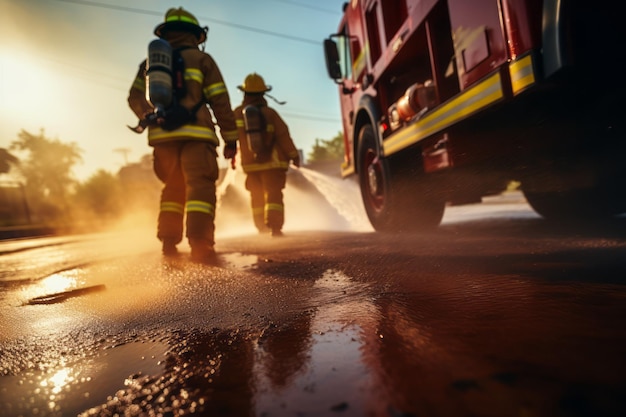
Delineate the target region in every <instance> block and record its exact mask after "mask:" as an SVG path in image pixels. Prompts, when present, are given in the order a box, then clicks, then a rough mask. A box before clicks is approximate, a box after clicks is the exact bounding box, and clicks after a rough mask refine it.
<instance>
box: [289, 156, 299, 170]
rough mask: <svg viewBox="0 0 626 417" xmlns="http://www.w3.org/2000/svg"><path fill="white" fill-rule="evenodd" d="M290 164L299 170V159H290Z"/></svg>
mask: <svg viewBox="0 0 626 417" xmlns="http://www.w3.org/2000/svg"><path fill="white" fill-rule="evenodd" d="M291 163H292V164H294V165H295V166H296V167H298V168H300V157H299V156H296V157H295V158H291Z"/></svg>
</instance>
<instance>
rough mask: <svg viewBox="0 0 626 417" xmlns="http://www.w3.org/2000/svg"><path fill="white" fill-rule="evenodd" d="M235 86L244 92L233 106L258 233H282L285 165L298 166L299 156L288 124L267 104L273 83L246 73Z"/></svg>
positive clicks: (243, 165)
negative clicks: (270, 84) (239, 83)
mask: <svg viewBox="0 0 626 417" xmlns="http://www.w3.org/2000/svg"><path fill="white" fill-rule="evenodd" d="M238 88H239V90H241V91H243V94H244V96H243V101H242V103H241V105H239V106H238V107H237V108H236V109H235V118H236V119H237V129H238V131H239V148H240V150H241V166H242V168H243V171H244V172H245V173H246V189H247V190H248V191H249V192H250V203H251V207H252V217H253V219H254V225H255V226H256V228H257V229H258V231H259V232H260V233H266V232H270V233H271V235H272V236H282V234H283V233H282V228H283V224H284V222H285V207H284V204H283V188H285V183H286V179H287V169H288V168H289V162H290V161H291V162H292V163H293V164H294V165H295V166H296V167H299V166H300V156H299V153H298V150H297V149H296V146H295V145H294V143H293V140H292V138H291V135H290V134H289V129H288V127H287V124H285V122H284V121H283V119H282V118H281V117H280V115H279V114H278V113H277V112H276V110H274V109H273V108H271V107H269V106H268V105H267V100H266V99H265V95H266V93H267V92H268V91H270V90H271V89H272V87H270V86H267V85H266V84H265V81H264V80H263V77H261V76H260V75H258V74H256V73H252V74H249V75H248V76H246V78H245V80H244V82H243V84H242V85H240V86H238ZM279 104H284V103H279Z"/></svg>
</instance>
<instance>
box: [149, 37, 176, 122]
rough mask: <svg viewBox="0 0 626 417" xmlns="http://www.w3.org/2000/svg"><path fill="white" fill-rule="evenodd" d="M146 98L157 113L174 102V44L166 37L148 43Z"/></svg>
mask: <svg viewBox="0 0 626 417" xmlns="http://www.w3.org/2000/svg"><path fill="white" fill-rule="evenodd" d="M146 98H147V100H148V101H149V102H150V103H152V105H153V106H154V108H155V110H156V112H157V113H159V112H163V111H164V110H165V109H166V108H168V107H169V106H170V104H171V103H172V46H171V45H170V44H169V42H167V41H166V40H164V39H155V40H153V41H152V42H150V44H149V45H148V61H147V70H146Z"/></svg>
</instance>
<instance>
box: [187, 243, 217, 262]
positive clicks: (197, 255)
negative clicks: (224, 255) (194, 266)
mask: <svg viewBox="0 0 626 417" xmlns="http://www.w3.org/2000/svg"><path fill="white" fill-rule="evenodd" d="M189 246H191V261H192V262H196V263H200V264H207V265H215V264H217V255H216V254H215V249H213V246H212V245H210V244H209V242H207V241H206V240H205V239H194V238H190V239H189Z"/></svg>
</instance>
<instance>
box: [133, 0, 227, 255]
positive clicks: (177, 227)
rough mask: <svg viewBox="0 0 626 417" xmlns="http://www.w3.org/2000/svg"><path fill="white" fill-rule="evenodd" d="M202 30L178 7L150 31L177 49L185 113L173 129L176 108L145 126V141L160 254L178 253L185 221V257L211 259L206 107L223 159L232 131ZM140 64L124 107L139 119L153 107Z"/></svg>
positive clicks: (212, 158) (210, 136)
mask: <svg viewBox="0 0 626 417" xmlns="http://www.w3.org/2000/svg"><path fill="white" fill-rule="evenodd" d="M207 32H208V27H204V28H203V27H200V25H199V24H198V20H197V19H196V18H195V17H194V16H193V15H192V14H191V13H189V12H187V11H186V10H183V8H177V9H175V8H172V9H169V10H168V11H167V13H166V14H165V21H164V22H163V23H161V24H160V25H158V26H157V27H156V28H155V29H154V34H155V35H156V36H157V37H159V38H160V39H164V40H166V41H167V42H169V44H170V45H171V47H172V48H177V49H178V50H180V54H181V56H182V59H183V61H184V66H185V72H184V88H185V95H184V97H182V98H181V99H180V100H179V104H180V106H181V107H180V108H181V109H182V110H183V113H185V112H186V113H188V115H190V117H188V119H189V120H183V122H184V123H182V125H180V126H179V127H177V128H172V126H171V125H172V124H174V125H176V126H177V125H178V124H180V123H177V122H179V121H180V120H177V119H176V117H179V116H180V114H181V113H180V112H176V114H178V116H176V117H173V118H172V120H167V118H166V120H161V121H160V122H159V123H161V122H163V123H164V124H157V125H148V144H149V145H150V146H151V147H153V157H154V160H153V164H154V171H155V173H156V175H157V177H158V178H159V179H160V180H161V181H162V182H163V184H164V187H163V189H162V192H161V202H160V203H161V204H160V211H159V216H158V228H157V237H158V239H159V240H160V241H161V242H162V248H163V254H164V255H166V256H171V255H176V254H178V250H177V248H176V245H177V244H178V243H180V242H181V241H182V239H183V223H185V229H186V237H187V239H188V242H189V246H190V247H191V259H192V260H193V261H196V262H207V263H211V262H213V261H214V260H215V251H214V248H213V246H214V243H215V242H214V233H215V222H214V218H215V207H216V188H215V183H216V181H217V178H218V165H217V149H216V148H217V147H218V146H219V139H218V136H217V134H216V131H215V126H214V123H213V121H212V117H211V112H210V111H209V108H208V107H207V105H208V106H210V107H211V110H212V111H213V114H214V115H215V120H216V121H217V124H218V125H219V127H220V135H221V137H222V139H223V141H224V142H225V147H224V151H223V154H224V157H225V158H227V159H231V158H234V157H235V155H236V153H237V138H238V133H237V127H236V124H235V116H234V114H233V111H232V107H231V103H230V98H229V95H228V91H227V89H226V85H225V84H224V80H223V78H222V75H221V73H220V70H219V68H218V66H217V64H216V63H215V61H214V60H213V58H212V57H211V56H210V55H209V54H207V53H205V52H204V47H203V48H202V50H200V49H199V45H201V44H204V42H205V41H206V38H207ZM145 62H146V61H144V62H143V63H142V64H141V65H140V68H139V71H138V73H137V76H136V78H135V81H134V83H133V85H132V87H131V89H130V93H129V97H128V103H129V105H130V108H131V109H132V111H133V112H134V113H135V115H137V117H139V118H140V119H143V120H146V117H147V115H150V114H151V113H153V112H154V110H155V109H154V108H153V105H152V104H151V103H150V102H149V101H148V100H147V98H146V71H147V70H146V64H145ZM199 104H201V105H199ZM185 213H186V219H185Z"/></svg>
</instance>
